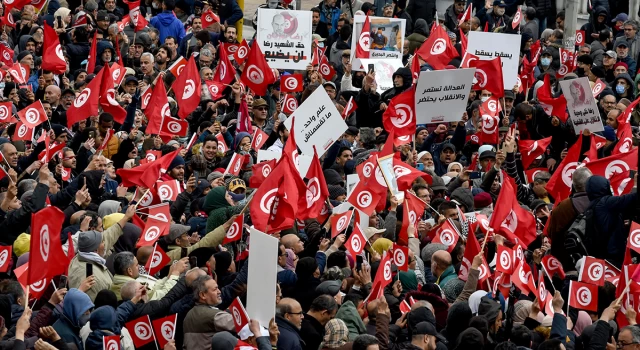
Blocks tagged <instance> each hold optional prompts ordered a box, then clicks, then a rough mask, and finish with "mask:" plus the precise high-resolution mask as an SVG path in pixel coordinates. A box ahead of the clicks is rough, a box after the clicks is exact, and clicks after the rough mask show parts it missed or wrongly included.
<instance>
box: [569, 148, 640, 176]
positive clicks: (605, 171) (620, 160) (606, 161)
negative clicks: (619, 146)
mask: <svg viewBox="0 0 640 350" xmlns="http://www.w3.org/2000/svg"><path fill="white" fill-rule="evenodd" d="M567 157H568V156H567ZM565 159H566V158H565ZM586 167H587V168H588V169H589V170H591V172H592V173H593V175H600V176H604V177H605V178H606V179H607V180H609V179H611V178H612V177H613V176H614V175H615V174H620V173H626V172H629V171H630V170H637V169H638V148H637V147H636V148H634V149H633V150H632V151H631V152H627V153H619V154H616V155H613V156H609V157H605V158H601V159H598V160H595V161H590V162H589V163H587V164H586Z"/></svg>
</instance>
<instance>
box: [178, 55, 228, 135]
mask: <svg viewBox="0 0 640 350" xmlns="http://www.w3.org/2000/svg"><path fill="white" fill-rule="evenodd" d="M221 54H222V53H221ZM194 57H195V56H191V58H189V62H188V63H187V67H186V69H185V70H184V74H181V75H179V76H178V77H177V78H176V80H175V82H174V83H173V85H172V87H173V91H175V94H176V103H178V107H180V108H179V109H178V116H179V117H180V118H182V119H184V118H186V117H187V116H188V115H189V114H191V112H193V111H194V110H195V109H196V107H198V104H199V103H200V95H201V93H202V90H201V89H200V74H198V67H197V66H196V61H195V58H194ZM221 57H222V58H221V60H220V62H221V63H220V64H223V62H224V61H225V60H226V62H227V64H228V66H227V67H231V68H230V69H233V66H232V65H231V63H230V62H229V59H228V58H226V57H227V55H223V56H221ZM219 68H220V66H218V69H219ZM225 84H228V83H225ZM185 131H186V129H185ZM185 135H186V134H185Z"/></svg>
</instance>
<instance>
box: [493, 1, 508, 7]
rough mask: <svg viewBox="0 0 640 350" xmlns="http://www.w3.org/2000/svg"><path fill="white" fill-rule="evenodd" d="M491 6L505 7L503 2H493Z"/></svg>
mask: <svg viewBox="0 0 640 350" xmlns="http://www.w3.org/2000/svg"><path fill="white" fill-rule="evenodd" d="M493 6H500V7H507V4H506V3H505V2H504V0H495V1H494V2H493Z"/></svg>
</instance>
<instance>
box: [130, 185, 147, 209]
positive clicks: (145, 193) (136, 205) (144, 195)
mask: <svg viewBox="0 0 640 350" xmlns="http://www.w3.org/2000/svg"><path fill="white" fill-rule="evenodd" d="M149 191H151V189H150V188H147V190H146V191H145V192H144V194H143V195H142V197H140V200H142V199H143V198H144V197H146V196H147V194H148V193H149ZM138 204H140V202H137V203H136V204H135V205H134V206H133V207H134V208H136V209H137V208H138Z"/></svg>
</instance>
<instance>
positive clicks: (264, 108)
mask: <svg viewBox="0 0 640 350" xmlns="http://www.w3.org/2000/svg"><path fill="white" fill-rule="evenodd" d="M253 109H255V110H258V111H266V110H267V107H265V106H260V107H253Z"/></svg>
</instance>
